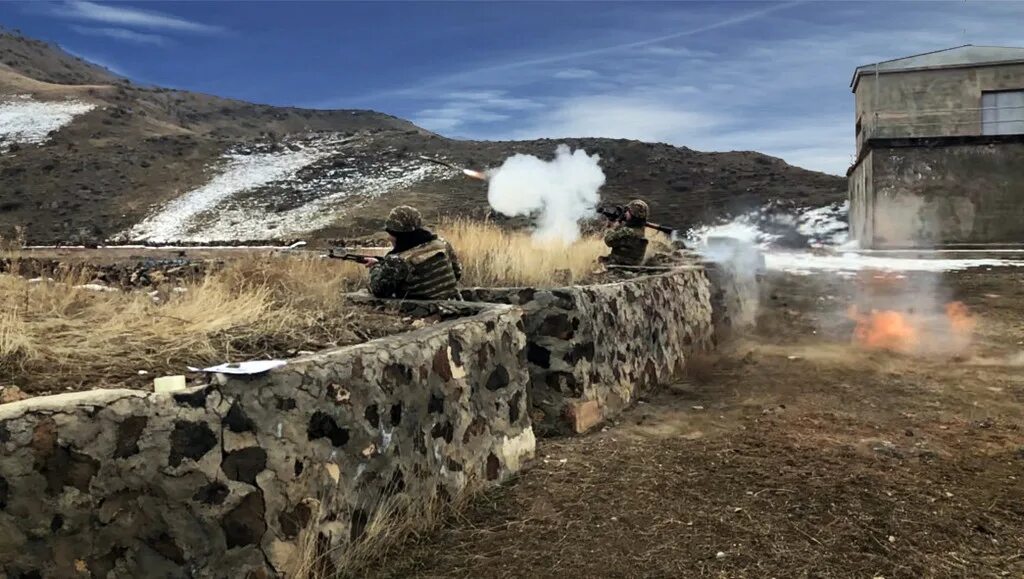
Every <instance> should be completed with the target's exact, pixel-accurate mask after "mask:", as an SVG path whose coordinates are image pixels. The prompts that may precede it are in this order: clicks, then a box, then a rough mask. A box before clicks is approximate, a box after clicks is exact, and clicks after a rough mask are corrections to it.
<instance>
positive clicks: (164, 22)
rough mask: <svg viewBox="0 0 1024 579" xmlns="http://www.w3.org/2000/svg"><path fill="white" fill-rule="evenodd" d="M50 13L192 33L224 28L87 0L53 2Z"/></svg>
mask: <svg viewBox="0 0 1024 579" xmlns="http://www.w3.org/2000/svg"><path fill="white" fill-rule="evenodd" d="M51 13H52V14H53V15H55V16H58V17H60V18H68V19H72V20H85V21H90V22H102V23H105V24H111V25H115V26H129V27H135V28H146V29H152V30H165V31H170V32H189V33H195V34H217V33H220V32H224V28H223V27H220V26H214V25H211V24H204V23H201V22H195V21H192V20H186V19H184V18H179V17H177V16H173V15H170V14H164V13H161V12H154V11H150V10H140V9H138V8H129V7H126V6H114V5H109V4H100V3H97V2H90V1H88V0H68V1H67V2H64V3H62V4H57V5H55V6H53V8H52V10H51Z"/></svg>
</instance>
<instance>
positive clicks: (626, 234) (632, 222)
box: [600, 199, 648, 265]
mask: <svg viewBox="0 0 1024 579" xmlns="http://www.w3.org/2000/svg"><path fill="white" fill-rule="evenodd" d="M647 214H648V207H647V202H645V201H642V200H640V199H634V200H633V201H630V202H629V203H628V204H627V205H626V211H625V213H624V214H623V216H622V220H621V221H618V222H616V223H615V224H614V228H613V229H611V230H609V231H608V232H607V233H605V235H604V243H605V245H607V246H608V247H610V248H611V249H612V250H611V252H610V253H609V254H608V255H606V256H603V257H601V258H600V259H601V263H604V264H607V265H640V264H642V263H643V262H644V254H645V253H646V252H647V236H646V235H645V234H644V224H645V223H647Z"/></svg>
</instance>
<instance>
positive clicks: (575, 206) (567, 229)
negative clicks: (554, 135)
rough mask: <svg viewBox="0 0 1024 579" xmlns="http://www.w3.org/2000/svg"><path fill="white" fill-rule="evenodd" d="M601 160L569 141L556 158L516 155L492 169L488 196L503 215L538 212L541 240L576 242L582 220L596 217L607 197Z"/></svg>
mask: <svg viewBox="0 0 1024 579" xmlns="http://www.w3.org/2000/svg"><path fill="white" fill-rule="evenodd" d="M599 160H600V157H598V156H597V155H587V153H586V151H584V150H582V149H577V150H575V151H570V149H569V147H568V146H567V145H559V146H558V148H557V149H555V158H554V159H553V160H551V161H544V160H541V159H538V158H537V157H534V156H532V155H522V154H517V155H513V156H511V157H509V158H508V159H506V160H505V162H504V163H502V165H501V166H500V167H498V168H497V169H492V170H491V171H488V179H489V180H488V183H489V186H488V190H487V200H488V202H489V203H490V204H491V207H492V208H494V210H495V211H497V212H499V213H501V214H502V215H507V216H510V217H515V216H520V215H534V216H535V227H536V229H535V231H534V238H535V239H538V240H543V241H549V240H560V241H562V242H563V243H565V244H569V243H572V242H574V241H576V239H577V238H579V236H580V228H579V221H580V220H581V219H584V218H586V217H590V216H592V215H593V212H594V207H595V206H596V205H597V203H598V201H600V199H601V196H600V194H599V193H598V189H600V188H601V186H602V185H604V181H605V176H604V171H602V170H601V167H600V166H599V165H598V161H599Z"/></svg>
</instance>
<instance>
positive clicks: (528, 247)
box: [440, 220, 608, 287]
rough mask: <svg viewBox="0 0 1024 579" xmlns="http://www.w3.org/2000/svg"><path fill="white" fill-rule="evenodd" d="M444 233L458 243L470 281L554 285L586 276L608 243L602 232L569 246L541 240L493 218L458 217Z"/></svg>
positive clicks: (466, 281) (465, 276) (465, 282)
mask: <svg viewBox="0 0 1024 579" xmlns="http://www.w3.org/2000/svg"><path fill="white" fill-rule="evenodd" d="M440 233H441V235H442V236H443V237H444V238H445V239H447V240H448V241H449V242H450V243H451V244H452V246H453V247H454V248H455V251H456V253H458V255H459V260H460V261H461V262H462V267H463V270H464V273H463V279H462V284H463V285H465V286H483V287H487V286H507V287H514V286H531V287H554V286H560V285H566V284H571V283H579V282H581V281H584V280H586V279H587V278H588V277H589V276H590V275H591V273H592V272H593V271H594V270H595V269H596V267H597V258H598V256H600V255H604V254H606V253H608V248H607V247H606V246H605V245H604V243H603V242H602V241H601V239H599V238H597V237H583V238H581V239H580V240H579V241H577V242H576V243H574V244H572V245H570V246H568V247H566V246H564V245H563V244H561V243H559V242H547V243H541V242H537V241H535V240H534V239H533V238H532V237H531V236H530V234H529V233H527V232H522V231H507V230H503V229H501V228H500V227H498V226H497V225H495V224H493V223H487V222H485V223H480V222H477V221H470V220H453V221H449V222H446V223H444V224H442V226H441V228H440Z"/></svg>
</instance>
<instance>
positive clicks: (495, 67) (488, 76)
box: [320, 0, 810, 107]
mask: <svg viewBox="0 0 1024 579" xmlns="http://www.w3.org/2000/svg"><path fill="white" fill-rule="evenodd" d="M809 1H810V0H791V1H788V2H781V3H777V4H771V5H769V6H767V7H765V8H759V9H757V10H752V11H749V12H744V13H741V14H736V15H733V16H729V17H726V18H722V19H716V20H715V21H714V22H709V23H706V24H701V25H698V26H694V27H692V28H688V29H686V30H681V31H679V32H673V33H670V34H663V35H658V36H650V37H647V38H643V39H640V40H635V41H632V42H623V43H618V44H611V45H606V46H598V47H594V48H585V49H567V50H560V51H552V52H549V53H548V54H544V55H540V56H537V55H532V56H527V57H524V58H517V59H510V60H506V61H503V62H497V63H491V64H486V65H483V66H479V67H475V68H472V69H468V70H463V71H459V72H454V73H450V74H447V75H438V76H435V77H431V78H429V79H427V80H424V81H423V82H420V83H417V84H415V85H413V86H408V87H403V88H398V89H390V90H383V91H376V92H372V93H368V94H363V95H359V96H358V97H355V98H346V99H331V100H329V101H326V102H324V103H320V106H324V107H330V106H335V105H338V104H339V103H351V102H353V101H357V102H366V101H370V102H373V101H377V100H380V99H383V98H393V97H414V98H415V97H420V96H422V95H423V94H424V93H427V92H430V91H436V90H438V89H443V88H445V87H453V86H455V87H457V86H462V85H465V84H472V83H479V82H485V81H491V80H495V79H498V80H505V81H509V80H512V79H513V78H514V77H515V75H511V74H510V73H511V72H516V73H519V74H523V76H526V77H531V78H533V77H535V74H536V71H541V70H543V71H548V70H550V65H552V64H560V63H563V62H570V61H584V60H586V59H589V58H592V57H595V56H600V57H604V56H606V55H609V54H630V53H635V52H637V51H641V50H642V49H644V48H646V47H650V46H655V45H660V44H664V43H666V42H669V41H672V40H677V39H680V38H686V37H688V36H695V35H698V34H701V33H705V32H710V31H713V30H719V29H722V28H728V27H730V26H735V25H737V24H742V23H745V22H749V21H752V20H757V19H759V18H764V17H765V16H768V15H770V14H774V13H776V12H779V11H782V10H787V9H789V8H793V7H795V6H799V5H802V4H806V3H808V2H809Z"/></svg>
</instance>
